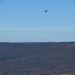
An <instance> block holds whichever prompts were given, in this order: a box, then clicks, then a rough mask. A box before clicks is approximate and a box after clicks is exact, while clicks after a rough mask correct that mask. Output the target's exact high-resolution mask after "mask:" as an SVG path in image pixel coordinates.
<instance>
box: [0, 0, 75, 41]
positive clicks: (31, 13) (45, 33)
mask: <svg viewBox="0 0 75 75" xmlns="http://www.w3.org/2000/svg"><path fill="white" fill-rule="evenodd" d="M46 9H47V10H48V12H47V13H44V11H45V10H46ZM61 41H75V1H74V0H0V42H61Z"/></svg>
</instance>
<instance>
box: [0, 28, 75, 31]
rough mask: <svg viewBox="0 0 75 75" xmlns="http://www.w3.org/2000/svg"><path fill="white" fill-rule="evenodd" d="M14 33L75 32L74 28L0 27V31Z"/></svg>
mask: <svg viewBox="0 0 75 75" xmlns="http://www.w3.org/2000/svg"><path fill="white" fill-rule="evenodd" d="M1 29H2V30H15V31H75V28H74V27H46V28H27V27H0V30H1Z"/></svg>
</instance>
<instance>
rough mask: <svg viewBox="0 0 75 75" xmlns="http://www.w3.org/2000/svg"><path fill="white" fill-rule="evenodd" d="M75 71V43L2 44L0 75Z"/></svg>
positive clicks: (0, 49)
mask: <svg viewBox="0 0 75 75" xmlns="http://www.w3.org/2000/svg"><path fill="white" fill-rule="evenodd" d="M39 71H40V72H43V71H50V72H60V71H75V42H38V43H37V42H35V43H33V42H31V43H25V42H23V43H0V75H26V74H28V73H33V72H39Z"/></svg>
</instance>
